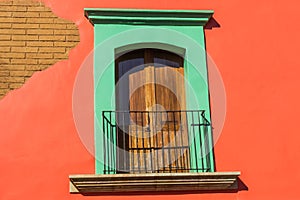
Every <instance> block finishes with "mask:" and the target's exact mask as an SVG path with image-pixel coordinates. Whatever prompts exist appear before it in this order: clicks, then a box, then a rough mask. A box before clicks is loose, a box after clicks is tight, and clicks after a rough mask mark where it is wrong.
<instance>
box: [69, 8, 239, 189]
mask: <svg viewBox="0 0 300 200" xmlns="http://www.w3.org/2000/svg"><path fill="white" fill-rule="evenodd" d="M84 12H85V16H86V17H87V18H88V19H89V21H90V22H91V23H92V24H93V25H94V135H95V160H96V162H95V163H96V174H92V175H70V177H69V178H70V192H71V193H98V192H100V193H101V192H128V191H165V190H175V191H179V190H189V191H191V190H229V189H237V177H238V176H239V175H240V172H215V166H214V154H213V145H212V144H213V138H212V134H211V132H212V130H211V126H209V128H208V132H209V134H208V144H209V149H210V151H209V154H208V157H209V159H210V160H211V161H212V162H210V166H209V169H210V171H209V172H205V173H203V172H198V171H194V170H191V171H190V172H189V173H174V174H173V173H162V174H161V173H149V174H103V171H104V167H105V166H104V163H103V162H102V160H105V158H104V157H105V154H103V145H104V140H103V134H104V133H103V129H102V128H103V127H102V124H103V116H102V112H103V111H113V110H115V109H116V108H115V98H114V97H115V55H117V54H119V53H121V52H125V51H130V50H136V49H142V48H154V49H161V50H165V51H170V52H173V53H177V54H180V55H183V57H184V77H185V79H186V80H187V82H188V83H189V87H185V93H186V106H187V110H193V109H197V110H205V113H206V114H205V117H206V119H207V120H208V121H209V122H211V113H210V101H209V88H208V71H207V60H206V52H205V36H204V26H205V25H206V24H207V22H208V21H209V20H210V18H211V17H212V15H213V13H214V11H212V10H137V9H100V8H85V9H84ZM112 97H113V98H112ZM110 139H111V140H112V141H113V143H114V144H115V140H116V138H115V136H112V137H111V138H110ZM196 139H197V140H198V141H197V143H199V142H200V141H199V138H196ZM190 151H191V153H197V152H196V150H195V147H194V146H193V144H191V147H190ZM197 159H198V158H196V159H194V160H191V161H190V163H191V165H195V163H196V162H200V160H197ZM200 159H201V158H200Z"/></svg>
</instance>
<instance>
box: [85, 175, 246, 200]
mask: <svg viewBox="0 0 300 200" xmlns="http://www.w3.org/2000/svg"><path fill="white" fill-rule="evenodd" d="M237 184H238V189H235V190H232V189H231V190H220V191H216V190H213V191H199V192H197V191H194V190H193V191H178V192H175V191H164V192H126V193H124V192H115V193H113V195H114V196H124V195H128V196H137V195H153V196H156V195H182V194H210V193H211V194H212V193H237V192H239V191H248V187H247V185H246V184H245V183H244V182H243V181H242V180H241V179H240V178H238V179H237ZM82 195H84V196H111V195H112V193H101V194H100V193H88V194H82Z"/></svg>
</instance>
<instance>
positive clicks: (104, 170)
mask: <svg viewBox="0 0 300 200" xmlns="http://www.w3.org/2000/svg"><path fill="white" fill-rule="evenodd" d="M102 120H103V127H102V128H103V133H102V134H103V135H102V142H103V153H104V154H103V161H104V165H103V173H104V174H106V164H107V163H106V145H105V144H106V141H105V134H106V133H105V123H106V118H105V113H104V112H102Z"/></svg>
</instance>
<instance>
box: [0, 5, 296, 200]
mask: <svg viewBox="0 0 300 200" xmlns="http://www.w3.org/2000/svg"><path fill="white" fill-rule="evenodd" d="M43 3H44V4H45V5H46V7H48V8H49V9H51V11H52V12H53V13H54V14H55V15H56V16H58V17H60V18H64V19H65V20H69V21H71V22H73V23H75V24H76V25H77V28H78V30H79V34H80V42H79V43H78V45H77V46H76V47H75V48H73V49H72V50H70V51H69V54H68V56H69V58H68V59H67V60H64V61H57V62H56V63H55V64H53V66H51V67H49V68H48V69H47V70H44V71H41V72H38V73H34V74H33V76H32V77H31V78H29V79H28V80H27V81H26V83H25V84H24V85H23V86H22V87H21V88H20V89H17V90H13V91H11V92H9V93H8V94H7V95H6V96H5V97H4V98H2V99H1V100H0V161H1V164H0V177H1V183H0V188H1V189H0V199H3V200H15V199H30V200H40V199H43V200H47V199H49V200H53V199H78V200H83V199H104V200H108V199H109V200H117V199H122V200H127V199H133V200H138V199H141V198H143V199H144V200H150V199H151V200H152V199H161V198H163V199H165V200H171V199H172V200H173V199H175V200H176V199H177V200H179V199H189V200H193V199H195V200H196V199H203V200H212V199H223V200H235V199H239V200H248V199H272V200H276V199H278V200H281V199H287V200H296V199H299V196H300V195H299V192H298V182H299V180H300V171H299V160H300V148H299V144H298V143H299V139H300V135H299V127H298V124H299V122H298V121H299V117H298V116H299V114H300V106H299V105H298V104H299V101H300V96H299V94H298V90H299V85H300V79H299V78H298V76H299V75H298V74H299V72H300V68H299V66H300V61H299V56H298V54H299V52H300V39H299V31H300V29H299V18H300V15H299V14H298V13H299V12H298V8H299V1H296V0H290V1H283V0H278V1H268V0H267V1H258V0H256V1H239V0H228V1H211V0H203V1H199V0H189V1H188V2H187V1H184V0H178V1H176V2H174V1H170V0H152V1H140V0H130V1H116V0H109V1H108V0H103V1H97V0H85V1H83V0H64V1H61V0H45V1H43ZM85 7H100V8H147V9H151V8H153V9H213V10H215V15H214V18H215V20H216V21H217V22H218V24H219V25H220V27H219V28H213V29H212V30H206V31H205V33H206V45H207V50H208V53H209V54H210V55H211V57H212V58H213V60H214V61H215V63H216V64H217V66H218V68H219V70H220V73H221V75H222V78H223V81H224V85H225V88H226V94H227V115H226V121H225V124H224V128H223V131H222V134H221V136H220V138H219V140H218V142H217V144H216V146H215V155H216V167H217V171H241V173H242V175H241V177H240V178H241V180H242V181H243V182H244V183H245V184H246V185H247V187H248V191H239V192H237V193H206V194H169V195H162V194H156V195H155V194H152V193H151V194H144V195H126V194H121V195H106V196H101V197H99V196H81V195H74V194H69V188H68V187H69V185H68V175H70V174H84V173H94V158H93V156H92V155H91V154H90V153H89V151H88V150H87V149H86V148H85V146H84V145H83V143H82V141H81V139H80V136H79V135H78V133H77V130H76V127H75V123H74V117H73V112H72V94H73V88H74V82H75V77H76V74H77V72H78V71H79V69H80V66H81V64H82V63H84V61H85V58H86V57H87V56H88V55H89V53H90V52H91V51H92V49H93V27H92V25H91V24H90V23H89V22H88V21H87V20H86V18H85V17H84V15H83V9H84V8H85ZM1 13H2V12H1ZM1 30H2V29H0V31H1ZM0 44H1V41H0ZM0 48H1V47H0ZM1 67H2V66H1ZM90 74H91V73H90ZM90 80H92V75H90ZM85 87H86V91H93V88H92V82H91V81H90V82H87V83H86V85H85ZM90 103H91V104H92V102H90ZM87 116H89V117H87V124H88V125H87V126H88V127H92V126H93V118H92V114H91V113H90V115H87ZM91 131H92V128H91Z"/></svg>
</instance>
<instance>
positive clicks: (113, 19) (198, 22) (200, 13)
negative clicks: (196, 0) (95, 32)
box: [84, 8, 214, 26]
mask: <svg viewBox="0 0 300 200" xmlns="http://www.w3.org/2000/svg"><path fill="white" fill-rule="evenodd" d="M84 13H85V16H86V17H87V18H88V19H89V20H90V22H91V23H92V24H93V25H94V24H124V25H125V24H127V25H128V24H129V25H130V24H131V25H157V26H163V25H172V26H174V25H176V26H183V25H189V26H204V25H205V24H206V23H207V22H208V20H209V19H210V18H211V16H212V15H213V13H214V11H213V10H140V9H130V10H128V9H100V8H85V9H84Z"/></svg>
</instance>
